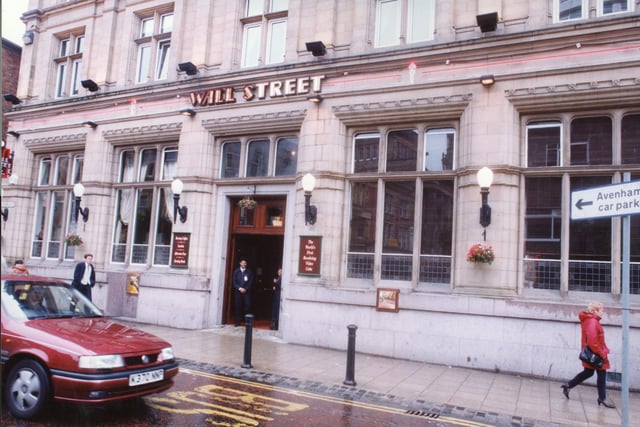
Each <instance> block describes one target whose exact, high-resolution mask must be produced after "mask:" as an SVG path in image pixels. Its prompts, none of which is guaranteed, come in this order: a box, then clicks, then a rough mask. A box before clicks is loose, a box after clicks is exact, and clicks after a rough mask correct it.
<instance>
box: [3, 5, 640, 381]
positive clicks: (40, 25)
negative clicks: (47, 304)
mask: <svg viewBox="0 0 640 427" xmlns="http://www.w3.org/2000/svg"><path fill="white" fill-rule="evenodd" d="M29 3H30V10H29V11H28V12H26V13H25V14H24V15H23V21H24V22H25V28H26V31H27V32H30V33H31V35H32V36H33V42H32V43H30V44H27V45H25V47H24V50H23V57H22V65H21V73H20V81H19V86H18V91H17V94H18V96H19V97H20V99H21V100H22V103H21V104H19V105H17V106H15V107H13V108H12V109H11V110H10V111H7V112H6V116H7V117H8V118H9V120H10V124H9V128H10V129H11V130H15V131H17V132H18V133H19V136H18V137H13V136H9V137H8V138H10V139H11V138H15V140H12V143H14V144H15V145H16V147H17V148H16V159H15V167H14V173H15V175H16V176H17V178H15V177H14V180H13V183H12V185H8V183H5V182H3V187H4V198H5V199H7V200H10V201H11V202H13V203H14V204H15V207H14V208H12V211H13V212H12V213H11V221H10V222H8V223H6V224H5V225H4V228H3V233H2V238H3V254H6V255H5V256H7V257H10V258H18V257H19V258H24V259H25V260H26V262H27V264H28V266H29V269H30V270H31V271H32V272H35V273H38V274H46V275H53V276H57V277H64V278H69V277H70V274H71V271H72V266H73V263H74V262H75V260H76V259H78V258H79V257H81V256H82V253H83V252H85V251H89V252H92V253H93V254H94V256H95V261H96V265H97V269H98V270H99V271H98V273H99V274H98V282H99V283H98V285H97V286H96V288H95V289H94V299H95V301H96V302H97V303H98V304H99V305H100V306H101V307H103V308H104V309H105V311H106V312H107V314H109V315H113V316H122V317H127V318H132V319H135V320H137V321H140V322H148V323H154V324H163V325H169V326H173V327H179V328H188V329H200V328H211V327H216V326H218V325H221V324H226V323H232V322H233V320H232V319H233V314H234V313H233V310H234V308H233V292H232V290H231V283H230V278H231V272H232V271H233V269H234V268H235V267H236V266H237V264H238V262H239V260H240V259H241V258H246V259H247V260H248V263H249V267H250V268H251V269H252V270H253V271H254V274H255V276H256V280H255V283H254V286H253V314H254V315H255V318H256V322H257V323H258V324H259V325H260V324H261V322H264V321H267V322H268V320H270V317H271V316H272V313H271V311H270V308H271V297H272V291H271V289H272V279H273V276H274V275H275V272H276V270H277V268H278V267H279V266H282V267H283V271H284V273H283V280H282V283H283V290H282V304H281V306H280V307H281V309H280V313H279V317H280V322H279V329H278V332H277V334H278V335H280V336H281V337H282V338H283V339H285V340H287V341H289V342H295V343H303V344H309V345H315V346H323V347H332V348H345V347H346V343H347V328H346V327H347V325H350V324H355V325H357V326H358V329H357V336H358V338H357V351H359V352H363V353H372V354H380V355H385V356H390V357H396V358H403V359H412V360H420V361H427V362H432V363H446V364H449V365H457V366H466V367H475V368H481V369H495V370H500V371H506V372H517V373H522V374H526V375H536V376H544V377H552V378H565V377H567V376H568V375H571V374H572V373H574V371H575V369H576V357H577V353H578V351H579V346H580V341H579V340H580V327H579V324H578V323H577V314H578V312H579V311H580V310H582V309H584V307H585V305H586V304H587V302H589V301H590V300H592V299H598V300H601V301H603V302H604V304H605V306H606V307H607V317H606V319H604V320H603V322H604V324H605V327H606V329H607V339H608V341H609V344H610V347H611V348H612V371H613V372H620V371H621V370H622V359H621V349H622V335H623V317H622V307H623V304H624V300H625V298H623V295H624V294H625V292H624V287H623V285H624V284H625V281H624V280H623V271H624V270H623V268H622V264H623V263H622V261H623V255H624V254H625V251H624V250H623V248H624V247H625V245H624V244H623V243H624V242H625V236H623V234H622V229H623V222H624V221H626V219H623V218H622V217H619V216H616V215H612V216H611V217H609V216H606V217H597V218H588V219H584V220H575V219H572V210H573V209H574V207H572V204H571V194H572V193H573V192H575V191H579V190H583V189H589V188H597V187H600V186H602V187H604V186H610V185H616V184H619V183H621V182H623V181H624V180H626V179H627V175H626V174H627V173H628V178H629V179H630V180H632V181H634V180H635V181H637V180H639V179H640V142H639V141H640V103H639V102H638V99H640V73H639V70H640V39H639V38H638V27H639V25H640V9H639V5H638V4H637V2H635V1H632V0H621V1H606V0H582V1H570V0H544V1H534V0H521V1H509V2H507V1H501V0H478V1H453V0H354V1H351V0H321V1H304V0H288V1H287V0H270V1H269V0H238V1H227V0H212V1H181V0H175V1H161V0H145V1H143V0H136V1H134V0H100V1H88V0H72V1H66V2H61V1H56V0H39V1H35V0H31V1H30V2H29ZM485 166H486V167H488V168H490V169H491V170H492V172H493V182H492V185H491V186H490V188H489V190H488V193H487V192H486V191H484V193H483V192H481V189H480V187H479V185H478V182H477V172H478V171H479V170H480V169H481V168H482V167H485ZM306 174H312V175H313V177H314V178H315V187H314V188H313V190H312V191H311V192H308V193H306V192H305V190H304V189H303V187H302V178H303V177H304V176H305V175H306ZM175 179H179V180H180V182H181V183H182V184H183V188H182V191H181V192H180V194H179V199H177V201H175V205H174V196H175V194H176V193H177V192H179V191H178V190H177V189H176V188H174V189H173V190H172V182H173V181H174V180H175ZM76 184H82V186H83V187H84V192H83V194H82V195H81V199H80V200H79V203H76V200H77V198H76V195H74V186H76ZM616 188H617V187H616ZM612 191H613V190H612ZM603 193H605V190H603ZM609 193H610V192H609V191H608V190H607V191H606V194H609ZM483 196H485V197H486V201H487V203H486V205H487V206H486V207H485V213H486V212H487V211H486V208H487V207H490V209H491V211H490V217H488V216H487V215H486V214H485V216H484V218H483V221H482V222H483V224H480V215H479V211H480V208H481V206H482V204H483V202H482V200H483ZM607 197H608V196H607ZM612 197H613V196H612ZM636 197H637V196H636ZM243 200H244V201H243ZM251 200H252V201H254V202H255V206H252V205H253V202H251ZM77 206H79V207H81V208H82V210H84V209H85V208H88V209H89V212H88V216H87V218H86V221H85V220H84V218H83V215H82V214H83V213H85V212H84V211H82V212H80V215H78V210H77ZM311 206H314V207H315V209H316V215H315V217H313V215H308V214H309V213H312V212H311V211H312V209H310V207H311ZM183 208H187V209H186V210H183ZM625 218H628V217H625ZM638 218H640V217H638V216H637V215H633V216H631V217H630V223H631V225H630V230H631V238H630V242H631V243H630V250H629V252H630V260H631V262H630V264H627V265H629V266H630V271H631V279H630V280H629V281H628V282H629V287H630V296H629V301H630V302H629V304H630V310H629V313H630V327H629V334H630V336H631V340H630V345H631V351H630V354H631V355H634V356H632V357H633V358H634V360H632V363H631V369H630V376H631V379H632V385H633V386H634V387H636V388H637V387H638V386H639V385H640V360H638V356H637V355H638V354H640V347H639V346H640V344H639V343H640V340H639V339H638V338H640V329H639V328H640V296H639V294H640V289H639V288H640V221H639V220H638ZM69 234H78V235H80V236H81V238H82V240H83V242H84V243H83V245H82V246H79V247H74V246H69V245H68V244H67V243H66V236H67V235H69ZM476 243H480V244H481V245H483V246H485V245H490V246H491V248H492V250H493V252H494V254H495V260H493V262H492V263H482V262H479V263H475V262H470V261H468V256H469V252H470V250H471V248H472V247H473V245H474V244H476ZM625 286H626V285H625Z"/></svg>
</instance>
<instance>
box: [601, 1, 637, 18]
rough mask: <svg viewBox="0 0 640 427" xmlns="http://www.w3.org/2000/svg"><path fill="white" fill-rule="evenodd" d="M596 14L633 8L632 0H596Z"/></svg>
mask: <svg viewBox="0 0 640 427" xmlns="http://www.w3.org/2000/svg"><path fill="white" fill-rule="evenodd" d="M597 7H598V16H602V15H611V14H614V13H622V12H629V11H631V10H633V0H598V6H597Z"/></svg>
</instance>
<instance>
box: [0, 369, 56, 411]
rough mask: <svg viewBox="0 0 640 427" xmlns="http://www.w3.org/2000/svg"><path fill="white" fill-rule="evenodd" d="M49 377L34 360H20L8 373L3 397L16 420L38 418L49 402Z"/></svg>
mask: <svg viewBox="0 0 640 427" xmlns="http://www.w3.org/2000/svg"><path fill="white" fill-rule="evenodd" d="M50 389H51V387H50V385H49V377H48V376H47V373H46V372H45V370H44V368H43V367H42V365H40V364H39V363H38V362H36V361H34V360H29V359H26V360H21V361H20V362H18V363H16V364H15V366H14V367H13V368H12V369H11V372H9V376H8V377H7V383H6V386H5V397H6V399H7V405H8V406H9V410H10V411H11V413H12V414H13V415H14V416H15V417H17V418H26V419H31V418H35V417H36V416H38V414H39V413H40V412H41V411H42V409H43V408H44V407H45V406H46V404H47V402H48V401H49V394H50Z"/></svg>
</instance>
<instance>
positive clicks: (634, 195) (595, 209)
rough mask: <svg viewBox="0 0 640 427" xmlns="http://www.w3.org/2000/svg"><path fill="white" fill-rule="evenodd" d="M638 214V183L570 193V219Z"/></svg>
mask: <svg viewBox="0 0 640 427" xmlns="http://www.w3.org/2000/svg"><path fill="white" fill-rule="evenodd" d="M636 214H640V181H630V182H624V183H622V184H612V185H605V186H603V187H594V188H587V189H585V190H577V191H572V192H571V219H588V218H602V217H611V216H621V215H636Z"/></svg>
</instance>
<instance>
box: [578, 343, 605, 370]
mask: <svg viewBox="0 0 640 427" xmlns="http://www.w3.org/2000/svg"><path fill="white" fill-rule="evenodd" d="M578 357H579V358H580V360H582V361H583V362H585V363H588V364H589V365H591V366H593V367H594V368H602V364H603V363H604V360H602V357H600V356H598V355H597V354H595V353H594V352H593V351H591V349H590V348H589V346H588V345H585V346H584V348H583V349H582V351H581V352H580V356H578Z"/></svg>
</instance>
